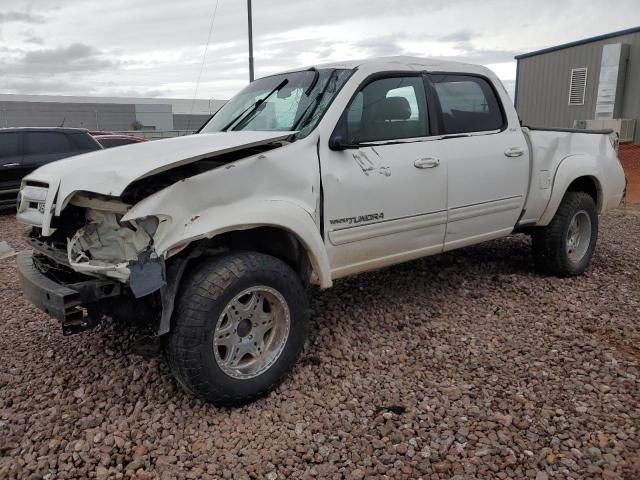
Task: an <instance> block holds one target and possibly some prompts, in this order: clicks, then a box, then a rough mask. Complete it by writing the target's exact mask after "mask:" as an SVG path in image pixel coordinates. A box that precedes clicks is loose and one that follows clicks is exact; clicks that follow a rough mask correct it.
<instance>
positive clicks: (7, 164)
mask: <svg viewBox="0 0 640 480" xmlns="http://www.w3.org/2000/svg"><path fill="white" fill-rule="evenodd" d="M19 166H20V164H19V163H5V164H4V165H3V167H6V168H11V167H19Z"/></svg>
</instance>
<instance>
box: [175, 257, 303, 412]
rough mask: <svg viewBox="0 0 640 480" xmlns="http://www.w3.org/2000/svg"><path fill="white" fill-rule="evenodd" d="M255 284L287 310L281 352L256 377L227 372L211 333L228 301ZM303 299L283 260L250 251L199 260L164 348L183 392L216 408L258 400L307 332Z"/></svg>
mask: <svg viewBox="0 0 640 480" xmlns="http://www.w3.org/2000/svg"><path fill="white" fill-rule="evenodd" d="M256 285H264V286H267V287H270V288H273V289H275V290H276V291H277V292H278V293H279V294H280V295H282V297H283V298H284V299H285V301H286V303H287V306H288V308H289V312H290V330H289V334H288V337H287V340H286V343H285V345H284V348H283V350H282V352H281V353H280V356H279V357H278V358H277V360H275V363H273V365H271V367H269V368H268V369H267V370H266V371H265V372H263V373H261V374H259V375H258V376H256V377H254V378H249V379H237V378H233V377H231V376H229V375H227V374H226V373H225V372H224V371H223V370H222V369H221V368H220V366H219V365H218V363H217V361H216V357H215V354H214V347H213V334H214V331H215V328H216V324H217V322H218V321H219V320H220V315H221V313H222V312H223V310H224V309H225V307H226V306H227V304H228V303H229V302H230V301H231V300H232V299H233V298H234V297H235V296H236V295H238V294H239V293H240V292H242V291H244V290H245V289H247V288H251V287H253V286H256ZM308 312H309V309H308V305H307V297H306V293H305V290H304V288H303V286H302V283H301V281H300V279H299V278H298V275H296V273H295V272H294V271H293V270H292V269H291V268H290V267H289V266H288V265H287V264H285V263H284V262H282V261H281V260H279V259H277V258H274V257H271V256H269V255H264V254H261V253H254V252H232V253H227V254H223V255H221V256H218V257H213V258H210V259H203V262H202V263H201V264H200V265H198V266H197V267H196V268H195V269H193V270H192V271H191V272H189V274H188V275H186V277H185V279H184V280H183V286H182V288H181V291H180V293H179V297H178V299H177V308H176V311H175V314H174V318H173V321H172V327H171V331H170V333H169V334H168V337H167V340H166V343H165V348H166V355H167V360H168V363H169V366H170V368H171V371H172V373H173V375H174V376H175V378H176V379H177V380H178V382H179V383H180V384H181V385H182V386H183V387H184V389H185V390H187V391H188V392H190V393H192V394H194V395H195V396H197V397H199V398H201V399H203V400H205V401H207V402H210V403H212V404H214V405H218V406H226V407H229V406H237V405H242V404H245V403H249V402H251V401H253V400H256V399H258V398H259V397H262V396H264V395H266V394H268V393H269V392H270V391H272V390H273V389H274V388H276V387H277V386H278V385H280V383H282V381H283V380H284V379H285V377H286V376H287V374H289V372H290V371H291V370H292V369H293V367H294V365H295V363H296V361H297V359H298V357H299V356H300V353H301V352H302V349H303V347H304V343H305V340H306V338H307V335H308V330H309V319H308V317H309V313H308Z"/></svg>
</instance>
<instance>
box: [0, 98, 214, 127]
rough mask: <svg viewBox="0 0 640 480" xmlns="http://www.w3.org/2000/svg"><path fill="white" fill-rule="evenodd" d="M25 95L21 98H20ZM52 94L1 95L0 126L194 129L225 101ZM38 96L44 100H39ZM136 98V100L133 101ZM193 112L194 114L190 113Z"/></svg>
mask: <svg viewBox="0 0 640 480" xmlns="http://www.w3.org/2000/svg"><path fill="white" fill-rule="evenodd" d="M23 97H24V98H23ZM90 98H91V97H54V96H44V95H26V96H25V95H23V96H20V95H6V94H5V95H3V94H0V128H2V127H58V126H60V125H62V124H63V122H64V126H65V127H78V128H87V129H89V130H106V131H123V130H130V129H131V125H132V123H133V122H134V121H136V120H137V121H139V122H140V123H142V124H143V125H145V126H148V127H155V129H156V130H158V131H172V130H197V129H198V128H200V126H201V125H202V124H203V123H204V122H205V121H206V120H207V119H208V118H209V117H210V116H211V113H210V112H215V111H216V110H218V109H219V108H220V107H221V106H222V105H224V103H225V102H224V101H221V100H195V101H193V100H188V99H166V103H161V101H164V99H143V98H135V99H134V98H132V99H131V100H132V103H109V102H108V100H113V101H116V100H118V101H123V100H126V99H124V98H120V99H115V98H114V99H110V98H96V99H95V100H96V101H95V102H84V101H83V100H88V99H90ZM38 99H42V100H46V101H38ZM134 101H135V103H134ZM191 112H193V113H191Z"/></svg>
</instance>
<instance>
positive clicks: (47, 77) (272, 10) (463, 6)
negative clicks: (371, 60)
mask: <svg viewBox="0 0 640 480" xmlns="http://www.w3.org/2000/svg"><path fill="white" fill-rule="evenodd" d="M638 1H639V0H617V1H615V2H606V1H603V0H538V1H531V0H527V1H520V0H402V1H401V2H400V1H397V0H396V1H393V0H253V14H254V20H253V25H254V27H253V30H254V57H255V70H256V77H260V76H265V75H268V74H272V73H275V72H278V71H280V70H287V69H291V68H295V67H304V66H309V65H313V64H317V63H326V62H331V61H340V60H352V59H359V58H367V57H379V56H390V55H415V56H421V57H439V58H441V59H447V60H449V59H450V60H456V61H462V62H469V63H479V64H482V65H486V66H488V67H489V68H492V69H493V70H494V71H495V72H496V73H497V74H498V76H499V77H500V78H501V79H502V80H503V82H504V83H505V86H506V87H507V89H508V90H509V91H511V92H512V91H513V85H514V83H515V82H514V80H515V74H516V72H515V61H514V59H513V57H514V55H517V54H520V53H524V52H529V51H533V50H538V49H541V48H545V47H549V46H553V45H557V44H561V43H566V42H570V41H574V40H579V39H582V38H586V37H590V36H594V35H600V34H604V33H608V32H612V31H616V30H622V29H625V28H631V27H635V26H638V25H640V8H638ZM216 4H217V8H216ZM214 11H215V18H214V21H213V29H212V31H211V38H210V43H209V46H208V48H206V44H207V37H208V34H209V28H210V25H211V20H212V18H213V17H214ZM205 49H206V55H204V54H205ZM203 58H204V63H203ZM200 72H202V74H201V75H200ZM248 76H249V74H248V62H247V18H246V1H245V0H153V1H151V2H135V1H133V2H132V1H131V0H126V1H125V0H109V1H105V0H97V1H94V0H82V1H78V0H0V93H17V94H49V95H91V96H123V97H134V96H136V97H164V98H194V97H197V98H202V99H210V98H215V99H227V98H229V97H230V96H232V95H233V94H234V93H235V92H237V91H238V90H240V89H241V88H243V87H244V86H245V85H246V84H247V82H248ZM198 78H200V82H198Z"/></svg>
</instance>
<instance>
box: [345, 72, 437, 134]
mask: <svg viewBox="0 0 640 480" xmlns="http://www.w3.org/2000/svg"><path fill="white" fill-rule="evenodd" d="M346 119H347V138H348V139H349V143H353V144H357V143H363V142H379V141H385V140H399V139H403V138H416V137H426V136H427V135H428V132H429V121H428V115H427V104H426V97H425V90H424V84H423V81H422V77H415V76H414V77H390V78H383V79H380V80H374V81H373V82H371V83H368V84H367V85H366V86H365V87H364V88H362V89H361V90H360V91H359V92H358V94H357V95H356V96H355V97H354V99H353V101H352V102H351V105H350V106H349V108H348V109H347V114H346Z"/></svg>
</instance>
